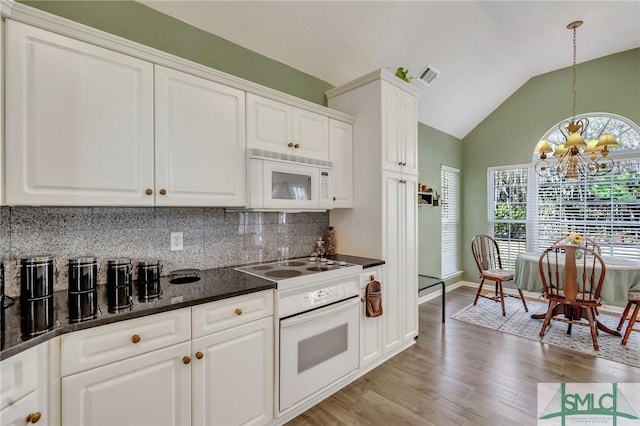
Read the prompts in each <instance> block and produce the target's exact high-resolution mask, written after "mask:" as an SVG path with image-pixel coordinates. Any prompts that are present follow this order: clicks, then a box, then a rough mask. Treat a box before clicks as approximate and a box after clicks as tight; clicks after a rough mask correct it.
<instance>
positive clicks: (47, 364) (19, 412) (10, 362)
mask: <svg viewBox="0 0 640 426" xmlns="http://www.w3.org/2000/svg"><path fill="white" fill-rule="evenodd" d="M59 345H60V340H59V339H58V338H54V339H51V340H49V341H48V342H45V343H41V344H39V345H38V346H35V347H33V348H30V349H27V350H26V351H24V352H21V353H19V354H17V355H14V356H12V357H10V358H8V359H5V360H3V361H2V362H1V363H0V423H1V424H2V426H9V425H20V426H24V425H26V424H29V423H38V425H51V426H54V425H59V424H60V391H59V386H58V385H59V381H58V380H57V379H56V376H57V377H60V371H59V367H58V366H56V362H57V363H58V365H59V361H60V357H59V348H60V346H59Z"/></svg>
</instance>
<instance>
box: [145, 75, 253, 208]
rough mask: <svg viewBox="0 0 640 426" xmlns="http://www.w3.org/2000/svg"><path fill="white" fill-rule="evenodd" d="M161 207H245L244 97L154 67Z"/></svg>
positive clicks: (157, 195)
mask: <svg viewBox="0 0 640 426" xmlns="http://www.w3.org/2000/svg"><path fill="white" fill-rule="evenodd" d="M155 120H156V121H155V128H156V132H155V150H156V151H155V189H156V191H155V202H156V205H157V206H226V207H237V206H244V205H245V193H246V188H245V182H246V173H245V170H246V157H245V93H244V92H243V91H241V90H237V89H234V88H231V87H227V86H224V85H222V84H218V83H215V82H213V81H209V80H205V79H203V78H199V77H195V76H192V75H189V74H186V73H183V72H180V71H175V70H172V69H169V68H165V67H162V66H159V65H156V66H155Z"/></svg>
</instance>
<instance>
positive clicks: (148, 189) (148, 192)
mask: <svg viewBox="0 0 640 426" xmlns="http://www.w3.org/2000/svg"><path fill="white" fill-rule="evenodd" d="M144 193H145V194H147V195H151V194H153V189H151V188H147V189H145V190H144Z"/></svg>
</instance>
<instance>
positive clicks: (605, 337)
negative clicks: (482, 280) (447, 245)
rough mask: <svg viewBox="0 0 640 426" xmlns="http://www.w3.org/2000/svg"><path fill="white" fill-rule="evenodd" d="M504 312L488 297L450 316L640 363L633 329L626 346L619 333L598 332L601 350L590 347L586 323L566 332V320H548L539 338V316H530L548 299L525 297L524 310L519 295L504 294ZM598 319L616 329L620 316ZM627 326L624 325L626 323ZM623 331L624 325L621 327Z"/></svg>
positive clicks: (639, 342) (639, 343)
mask: <svg viewBox="0 0 640 426" xmlns="http://www.w3.org/2000/svg"><path fill="white" fill-rule="evenodd" d="M505 306H506V310H507V315H506V316H502V309H501V307H500V303H496V302H493V301H491V300H482V299H481V300H478V304H477V305H475V306H474V305H473V304H471V305H469V306H467V307H465V308H464V309H462V310H461V311H459V312H457V313H455V314H454V315H452V316H451V318H453V319H456V320H458V321H464V322H468V323H471V324H475V325H479V326H482V327H486V328H490V329H492V330H498V331H502V332H504V333H508V334H513V335H515V336H520V337H524V338H526V339H530V340H537V341H541V342H543V343H548V344H550V345H555V346H560V347H562V348H565V349H571V350H574V351H578V352H582V353H586V354H589V355H593V356H597V357H600V358H604V359H608V360H611V361H615V362H621V363H623V364H628V365H632V366H634V367H640V333H635V332H632V333H631V336H630V337H629V341H628V342H627V344H626V345H625V346H623V345H621V344H620V342H621V341H622V338H621V337H616V336H613V335H611V334H608V333H604V332H602V331H601V332H599V333H598V344H599V345H600V350H599V351H595V350H594V349H593V342H592V340H591V333H590V331H589V328H588V327H581V326H576V325H574V326H573V328H572V330H571V335H567V324H565V323H562V322H558V321H551V327H549V329H547V332H546V334H545V336H544V338H543V339H542V340H540V337H539V336H538V335H539V333H540V328H541V327H542V320H537V319H533V318H531V314H533V313H543V312H546V311H547V306H548V305H547V303H543V302H537V301H532V300H527V307H528V308H529V312H525V310H524V308H523V306H522V302H521V301H520V300H519V299H514V298H507V299H506V301H505ZM598 319H599V320H600V322H602V323H603V324H604V325H606V326H607V327H609V328H611V329H613V330H615V329H616V327H617V326H618V322H619V321H620V317H619V316H613V315H606V314H603V313H600V314H599V315H598ZM625 327H626V325H625ZM622 331H624V328H623V329H622Z"/></svg>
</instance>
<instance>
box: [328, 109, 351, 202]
mask: <svg viewBox="0 0 640 426" xmlns="http://www.w3.org/2000/svg"><path fill="white" fill-rule="evenodd" d="M329 160H330V161H332V162H333V175H334V176H335V182H334V185H333V190H334V195H333V197H332V198H333V207H334V208H344V207H347V208H350V207H353V126H352V125H351V124H349V123H344V122H342V121H338V120H334V119H329Z"/></svg>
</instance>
